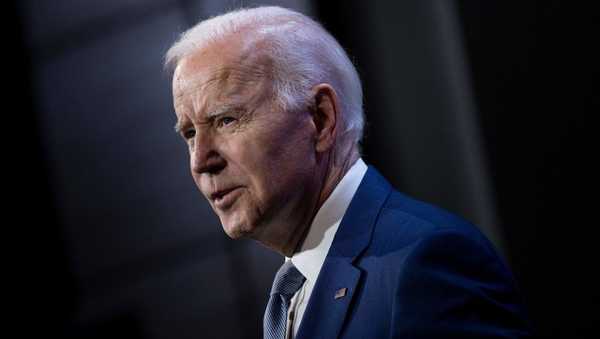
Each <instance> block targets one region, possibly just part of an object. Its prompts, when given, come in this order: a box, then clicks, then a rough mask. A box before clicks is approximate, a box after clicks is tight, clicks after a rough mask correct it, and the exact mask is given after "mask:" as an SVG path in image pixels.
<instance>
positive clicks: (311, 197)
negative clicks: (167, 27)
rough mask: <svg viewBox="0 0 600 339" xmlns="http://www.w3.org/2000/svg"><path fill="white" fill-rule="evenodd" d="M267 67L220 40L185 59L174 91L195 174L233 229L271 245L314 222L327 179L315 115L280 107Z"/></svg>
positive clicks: (232, 232)
mask: <svg viewBox="0 0 600 339" xmlns="http://www.w3.org/2000/svg"><path fill="white" fill-rule="evenodd" d="M267 67H268V63H265V64H264V65H262V66H261V63H260V62H259V61H257V60H249V59H248V58H244V57H240V55H239V53H238V52H237V51H235V50H232V49H231V47H227V46H226V45H221V46H220V47H219V46H218V45H217V46H214V47H213V48H209V49H206V50H204V51H202V52H199V53H196V54H194V55H192V56H190V57H187V58H186V59H184V60H182V61H181V62H180V64H179V65H178V67H177V69H176V71H175V76H174V79H173V96H174V105H175V111H176V114H177V120H178V129H179V130H180V134H181V136H182V137H183V138H184V139H185V140H186V142H187V144H188V147H189V154H190V168H191V172H192V176H193V178H194V181H195V182H196V185H197V186H198V188H199V189H200V191H201V192H202V193H203V195H204V196H205V197H206V199H207V200H208V201H209V203H210V205H211V206H212V208H213V210H214V211H215V212H216V214H217V215H218V216H219V218H220V220H221V223H222V224H223V228H224V230H225V232H226V233H227V234H228V235H229V236H230V237H232V238H238V237H240V236H243V235H248V236H250V237H253V238H256V239H258V240H261V241H262V242H263V243H265V244H266V245H269V242H277V241H280V240H281V239H285V238H286V237H289V234H290V232H297V231H298V229H297V227H299V226H298V224H302V223H308V222H309V221H310V220H309V219H310V218H311V216H312V215H311V214H312V212H313V210H314V208H315V205H316V199H317V198H316V197H317V196H318V192H319V189H320V185H321V184H322V183H321V182H320V181H319V179H318V175H316V173H315V170H316V156H317V155H316V152H315V142H314V139H315V138H314V134H315V125H314V123H313V121H312V118H311V114H310V113H309V112H308V110H307V111H305V112H284V111H282V110H280V109H278V108H277V105H276V104H274V101H273V98H272V96H271V87H270V85H271V84H270V83H269V80H268V77H264V76H262V75H261V74H262V72H263V71H267V70H268V68H267Z"/></svg>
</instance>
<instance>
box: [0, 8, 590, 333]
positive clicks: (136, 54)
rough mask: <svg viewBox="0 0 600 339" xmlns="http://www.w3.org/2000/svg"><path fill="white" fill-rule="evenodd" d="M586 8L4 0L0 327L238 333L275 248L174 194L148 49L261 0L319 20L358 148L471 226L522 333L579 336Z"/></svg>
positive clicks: (161, 86)
mask: <svg viewBox="0 0 600 339" xmlns="http://www.w3.org/2000/svg"><path fill="white" fill-rule="evenodd" d="M591 3H592V2H573V1H552V0H547V1H520V2H517V1H500V0H497V1H491V0H488V1H475V0H473V1H466V0H465V1H460V0H456V1H454V0H410V1H383V0H382V1H378V0H375V1H359V0H351V1H316V0H313V1H311V0H294V1H217V0H205V1H202V0H179V1H177V0H127V1H124V0H103V1H91V0H90V1H73V0H54V1H44V0H22V1H14V2H8V3H7V5H6V8H8V11H7V13H8V18H9V20H8V21H7V22H8V23H9V26H10V28H9V32H10V33H11V34H10V36H9V39H10V40H9V44H7V45H6V48H5V49H4V52H3V57H5V58H6V57H8V61H7V62H6V63H5V67H6V68H5V74H8V75H9V77H8V81H6V82H5V84H6V86H5V88H6V89H5V90H4V93H6V99H5V101H4V102H5V104H4V112H5V113H4V117H5V119H8V120H4V126H5V128H4V133H2V135H3V139H4V140H3V145H4V149H5V154H7V155H8V156H5V157H4V158H5V161H4V166H3V167H4V170H6V171H7V172H6V174H5V175H4V180H5V182H6V185H5V187H6V188H7V189H5V190H4V192H5V196H6V199H5V200H6V202H5V204H4V206H5V208H4V209H5V213H7V214H5V222H4V223H3V224H4V225H5V229H6V232H5V234H6V236H5V241H4V242H5V244H6V245H7V246H5V247H4V248H6V249H7V251H6V252H7V253H6V254H5V258H6V259H7V261H8V263H9V264H8V265H7V266H5V267H9V268H11V270H10V271H8V269H5V272H7V273H6V274H5V275H4V279H3V280H4V282H5V283H8V287H6V288H5V289H4V290H5V291H6V292H5V293H7V295H8V298H6V300H8V301H9V303H8V304H7V306H5V309H8V314H9V318H8V321H7V323H8V325H9V327H10V326H14V330H15V331H16V332H13V333H16V334H17V335H16V336H17V337H33V335H34V334H35V335H40V334H43V335H46V336H48V337H58V338H114V337H121V336H123V337H128V338H132V339H133V338H247V339H251V338H260V334H261V324H262V322H261V319H262V313H263V310H264V306H265V304H266V301H267V294H268V290H269V288H270V285H271V281H272V277H273V274H274V272H275V271H276V269H277V267H278V266H279V265H280V263H281V261H282V258H281V257H278V256H277V255H275V254H273V253H270V252H269V251H268V250H266V249H265V248H263V247H262V246H260V245H258V244H256V243H253V242H251V241H235V242H234V241H231V240H229V239H228V238H227V237H226V236H225V235H224V233H223V232H222V230H221V226H220V224H219V222H218V220H217V219H216V217H215V216H213V214H212V212H211V211H210V209H209V207H208V205H207V204H206V203H205V202H204V200H203V198H202V197H201V196H200V194H199V193H198V192H197V191H196V188H195V186H194V184H193V181H192V179H191V177H190V175H189V173H188V167H187V155H186V148H185V146H184V144H183V143H182V141H180V140H179V138H178V137H177V136H176V135H175V133H173V129H172V126H173V124H174V122H175V117H174V114H173V109H172V103H171V97H170V76H169V74H166V73H164V72H163V70H162V61H163V55H164V53H165V52H166V50H167V49H168V48H169V46H170V45H171V43H173V42H174V41H175V39H176V38H177V37H178V34H179V33H181V32H182V31H184V30H185V29H187V28H189V27H191V26H192V25H194V24H195V23H196V22H198V21H199V20H201V19H204V18H207V17H209V16H212V15H215V14H218V13H220V12H223V11H224V10H227V9H232V8H236V7H238V6H240V5H256V4H278V5H282V6H286V7H290V8H294V9H297V10H299V11H301V12H303V13H306V14H308V15H310V16H312V17H314V18H316V19H318V20H319V21H321V22H322V23H323V24H324V25H325V27H326V28H327V29H329V30H330V31H331V32H332V33H333V34H334V36H336V37H337V38H338V39H339V40H340V42H341V43H342V45H343V46H345V47H346V49H347V51H348V52H349V54H350V55H351V56H352V58H353V60H354V61H355V63H356V65H357V68H358V70H359V73H360V74H361V77H362V80H363V83H364V89H365V110H366V115H367V121H368V125H367V129H366V137H365V142H364V158H365V160H366V161H367V162H368V163H370V164H373V165H375V166H376V167H377V168H379V169H380V170H381V171H382V172H383V174H384V175H385V176H386V177H387V178H388V179H389V180H391V181H392V182H393V183H394V184H395V185H396V187H397V188H399V189H400V190H402V191H404V192H407V193H409V194H411V195H413V196H416V197H417V198H420V199H422V200H426V201H429V202H432V203H435V204H437V205H440V206H442V207H444V208H446V209H449V210H451V211H453V212H455V213H457V214H460V215H462V216H463V217H465V218H467V219H469V220H471V221H473V222H474V223H476V224H478V225H479V226H480V227H481V229H482V230H483V231H484V232H485V233H486V234H487V235H488V237H489V238H490V239H491V240H492V241H493V242H494V244H495V245H496V246H497V248H498V250H499V251H500V252H501V253H502V254H503V255H504V257H505V258H506V260H507V262H508V263H509V265H510V266H511V268H512V269H513V271H514V273H515V276H516V278H517V280H518V283H519V285H520V286H521V289H522V293H523V297H524V299H525V302H526V304H527V306H528V309H529V313H530V316H531V320H532V322H533V324H534V326H535V327H536V328H537V330H538V332H539V336H540V337H544V338H565V339H566V338H592V337H593V336H592V335H593V333H594V331H593V330H594V329H595V327H596V326H594V325H596V324H597V323H596V321H597V320H598V316H597V314H598V311H597V307H598V306H599V304H600V303H599V293H598V286H600V285H598V279H597V278H596V277H595V276H596V273H597V271H598V268H597V266H598V264H597V260H596V259H597V258H598V255H597V248H598V245H597V243H598V241H597V240H596V239H597V238H596V237H595V236H596V233H597V232H596V231H595V230H596V228H597V227H598V226H597V221H596V219H594V217H595V216H596V215H597V212H594V211H597V210H595V209H594V208H595V207H596V205H597V202H598V199H597V198H596V194H597V192H596V189H594V188H593V187H595V185H592V182H595V180H593V179H595V177H596V173H597V171H596V170H595V169H592V163H593V162H595V161H594V160H593V159H594V158H596V157H597V154H598V152H597V151H594V149H596V147H593V146H592V138H591V137H592V121H591V115H592V113H597V112H598V106H599V105H598V95H597V89H598V85H597V76H598V60H600V58H599V56H598V53H597V52H596V50H595V48H594V47H596V46H595V45H597V44H598V33H599V30H598V29H597V27H596V25H597V23H598V16H597V14H596V13H597V11H595V10H594V8H592V6H591V5H589V4H591ZM585 4H588V5H585ZM594 154H596V155H594ZM594 267H596V268H594ZM13 268H14V269H13ZM8 272H10V273H8ZM5 331H8V330H5ZM594 337H595V336H594Z"/></svg>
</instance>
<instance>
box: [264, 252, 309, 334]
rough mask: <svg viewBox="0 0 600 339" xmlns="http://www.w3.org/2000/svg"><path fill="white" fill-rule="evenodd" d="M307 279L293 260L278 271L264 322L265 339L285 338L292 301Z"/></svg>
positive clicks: (288, 261)
mask: <svg viewBox="0 0 600 339" xmlns="http://www.w3.org/2000/svg"><path fill="white" fill-rule="evenodd" d="M305 279H306V278H304V276H303V275H302V273H300V271H298V269H297V268H296V267H295V266H294V264H292V261H291V260H287V261H286V262H285V263H284V264H283V265H282V266H281V268H280V269H279V271H277V274H276V275H275V280H273V287H272V288H271V297H270V298H269V303H268V304H267V310H266V311H265V317H264V320H263V338H264V339H284V338H285V327H286V322H287V313H288V309H289V307H290V300H291V299H292V296H293V295H294V293H296V291H298V289H300V286H302V283H304V280H305Z"/></svg>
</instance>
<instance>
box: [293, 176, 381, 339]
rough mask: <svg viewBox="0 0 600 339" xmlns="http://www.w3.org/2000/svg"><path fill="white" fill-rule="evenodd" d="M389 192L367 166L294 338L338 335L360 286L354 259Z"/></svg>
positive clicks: (367, 237)
mask: <svg viewBox="0 0 600 339" xmlns="http://www.w3.org/2000/svg"><path fill="white" fill-rule="evenodd" d="M390 192H391V186H390V185H389V183H388V182H387V181H386V180H385V179H384V178H383V177H382V176H381V175H380V174H379V173H378V172H377V171H376V170H375V169H374V168H373V167H370V166H369V169H368V170H367V173H366V174H365V176H364V178H363V180H362V181H361V183H360V186H359V187H358V190H357V191H356V194H355V195H354V198H353V199H352V202H351V203H350V206H349V207H348V210H347V211H346V213H345V214H344V217H343V218H342V221H341V223H340V226H339V228H338V230H337V233H336V235H335V238H334V240H333V243H332V244H331V248H330V249H329V252H328V254H327V258H325V262H324V263H323V267H322V268H321V272H320V273H319V277H318V278H317V282H316V284H315V287H314V289H313V291H312V294H311V296H310V300H309V303H308V306H307V307H306V311H305V312H304V316H303V318H302V323H301V324H300V328H299V330H298V335H297V336H296V338H297V339H316V338H327V339H331V338H337V337H338V335H339V333H340V330H341V329H342V325H343V323H344V319H345V318H346V314H347V312H348V309H349V307H350V304H351V303H352V299H353V297H354V295H355V294H354V292H355V291H356V289H357V288H358V287H359V281H360V276H361V271H360V270H359V269H358V268H356V267H354V265H353V262H354V260H355V259H356V258H357V257H358V256H359V255H360V254H361V253H362V252H363V251H364V250H365V248H366V247H367V246H368V244H369V242H370V241H371V234H372V231H373V226H374V224H375V221H376V219H377V215H378V214H379V211H380V210H381V207H382V206H383V203H384V202H385V200H386V199H387V196H388V195H389V193H390Z"/></svg>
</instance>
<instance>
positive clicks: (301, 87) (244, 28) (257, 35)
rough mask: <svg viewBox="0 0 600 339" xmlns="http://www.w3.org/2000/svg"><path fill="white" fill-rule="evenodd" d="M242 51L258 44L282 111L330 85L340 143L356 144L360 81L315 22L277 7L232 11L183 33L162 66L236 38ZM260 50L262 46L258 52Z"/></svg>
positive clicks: (361, 124)
mask: <svg viewBox="0 0 600 339" xmlns="http://www.w3.org/2000/svg"><path fill="white" fill-rule="evenodd" d="M245 32H250V33H251V34H244V35H243V36H244V38H249V39H250V40H246V41H244V45H245V47H253V46H256V44H257V43H260V44H261V49H260V50H261V52H264V53H266V55H267V56H268V57H269V58H270V61H271V62H272V63H273V65H272V74H270V76H271V77H272V79H273V95H274V98H275V99H276V100H277V102H278V103H279V104H280V105H281V106H282V108H283V109H286V110H295V109H299V108H301V107H303V106H305V105H307V104H308V99H309V96H310V90H311V89H312V88H313V87H314V86H315V85H317V84H319V83H329V84H331V85H332V86H333V88H334V89H335V91H336V93H337V95H338V97H339V101H340V103H341V110H342V112H341V114H340V116H341V127H342V129H341V131H340V132H341V133H339V134H338V137H339V138H341V139H340V141H341V140H344V141H347V142H351V143H352V144H358V143H359V142H360V140H361V139H362V135H363V127H364V116H363V114H364V113H363V102H362V101H363V94H362V86H361V83H360V78H359V76H358V73H357V71H356V68H355V67H354V65H353V64H352V62H351V61H350V59H349V58H348V55H347V54H346V52H345V51H344V49H343V48H342V47H341V46H340V44H339V43H338V42H337V41H336V40H335V38H334V37H333V36H332V35H331V34H329V32H327V31H326V30H325V29H324V28H323V27H322V26H321V25H320V24H319V23H317V22H316V21H314V20H312V19H311V18H309V17H307V16H306V15H303V14H301V13H298V12H295V11H292V10H289V9H286V8H281V7H275V6H272V7H256V8H242V9H237V10H234V11H231V12H228V13H225V14H222V15H219V16H215V17H212V18H210V19H207V20H205V21H201V22H200V23H198V24H197V25H195V26H194V27H192V28H190V29H189V30H187V31H186V32H184V33H183V34H182V35H181V37H180V38H179V40H178V41H176V42H175V43H174V44H173V46H172V47H171V48H170V49H169V50H168V52H167V54H166V57H165V66H166V67H167V68H170V69H174V68H175V67H176V66H177V64H178V63H179V62H180V61H181V60H182V59H183V58H185V57H187V56H189V55H191V54H193V53H195V52H197V51H199V50H201V49H203V48H205V47H207V46H208V45H210V44H211V43H215V42H218V41H222V40H224V39H226V38H227V37H230V36H232V35H235V34H240V33H245ZM263 45H264V47H263Z"/></svg>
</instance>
